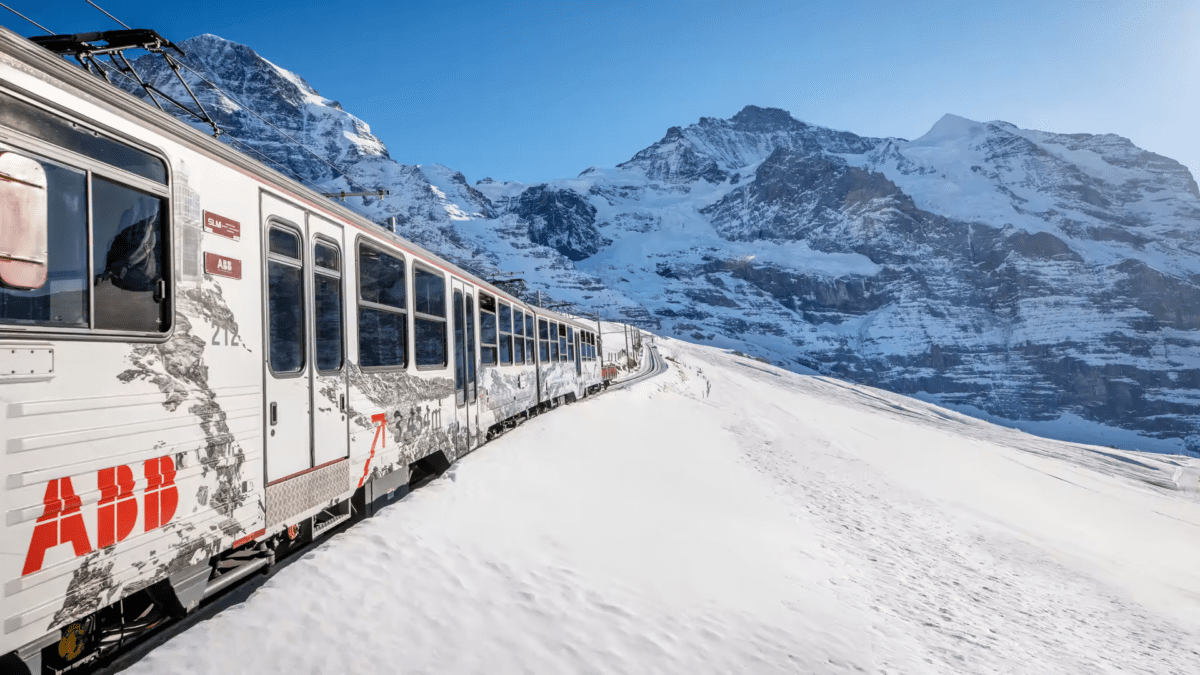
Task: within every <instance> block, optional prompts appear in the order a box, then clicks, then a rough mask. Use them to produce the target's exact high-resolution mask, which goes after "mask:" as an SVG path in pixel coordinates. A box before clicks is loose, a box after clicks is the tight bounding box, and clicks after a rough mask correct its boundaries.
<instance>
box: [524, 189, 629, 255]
mask: <svg viewBox="0 0 1200 675" xmlns="http://www.w3.org/2000/svg"><path fill="white" fill-rule="evenodd" d="M512 212H513V213H514V214H516V215H517V217H519V218H521V219H522V220H524V221H526V222H528V223H529V239H530V241H532V242H534V243H535V244H541V245H543V246H549V247H550V248H553V249H554V250H556V251H558V252H559V253H562V254H563V255H565V256H567V257H568V258H570V259H571V260H583V259H584V258H587V257H589V256H592V255H595V254H596V253H597V252H598V251H599V250H600V249H601V248H602V247H604V246H606V245H608V244H611V243H612V240H610V239H605V238H604V237H602V236H600V231H599V230H597V229H596V207H594V206H592V205H591V204H590V203H588V201H587V200H586V199H584V198H583V197H582V196H581V195H580V194H579V193H577V192H575V191H574V190H556V189H554V188H550V187H547V186H545V185H535V186H533V187H531V188H529V189H528V190H525V191H524V192H522V193H521V195H520V196H519V197H518V198H517V200H516V205H515V206H514V208H513V210H512Z"/></svg>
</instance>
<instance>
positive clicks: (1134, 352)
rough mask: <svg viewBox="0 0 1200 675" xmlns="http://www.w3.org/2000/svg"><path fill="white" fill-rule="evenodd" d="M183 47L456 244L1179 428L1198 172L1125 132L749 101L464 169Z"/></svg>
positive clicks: (540, 272) (460, 256)
mask: <svg viewBox="0 0 1200 675" xmlns="http://www.w3.org/2000/svg"><path fill="white" fill-rule="evenodd" d="M185 49H188V54H189V56H188V58H189V63H190V64H192V67H194V68H196V69H197V70H200V71H201V72H202V73H205V77H208V78H210V79H213V81H215V82H219V83H220V84H221V86H222V87H224V88H226V89H227V90H228V91H230V92H231V93H233V94H234V95H235V96H236V97H238V98H239V99H240V100H241V101H242V102H243V103H246V104H247V105H249V106H250V107H253V108H254V110H255V111H256V112H257V113H258V114H260V115H263V116H264V117H266V118H267V119H269V120H271V122H272V124H274V125H276V126H279V127H280V128H282V129H284V130H285V131H287V132H288V133H289V134H291V135H293V136H294V137H296V138H298V139H300V140H301V142H302V143H303V144H304V145H305V146H307V147H308V148H309V149H311V150H313V151H314V152H318V153H320V154H321V155H322V157H324V158H326V159H327V160H328V161H330V162H332V163H334V164H336V165H337V166H338V167H339V169H340V170H342V171H345V172H346V173H347V174H348V175H341V174H340V173H337V172H333V171H331V170H330V169H329V167H328V166H327V165H325V164H324V163H322V162H320V161H318V160H316V159H314V158H313V157H312V156H311V155H310V154H309V153H308V151H307V150H305V149H303V148H300V147H298V146H296V145H294V144H291V143H288V142H282V141H281V140H280V138H279V136H278V134H277V133H276V132H275V131H274V130H273V129H272V128H270V127H268V126H266V125H265V124H263V123H262V122H261V121H258V120H257V119H256V118H255V117H253V116H251V115H249V114H248V113H246V112H245V111H243V110H241V109H240V107H239V106H238V105H236V104H234V103H233V102H232V101H230V100H229V99H227V98H225V97H223V96H221V95H218V94H215V93H214V92H212V91H211V90H209V89H208V88H206V87H205V86H204V85H197V86H196V90H197V93H198V94H200V95H201V96H202V97H203V100H204V103H205V106H206V107H208V108H209V110H210V111H213V113H214V116H216V117H217V118H218V123H220V124H221V126H222V127H223V128H225V129H226V130H227V131H229V136H231V137H234V138H237V139H239V141H240V142H244V143H246V144H249V145H250V147H251V148H252V150H253V152H256V153H259V154H260V155H262V156H265V157H266V158H267V161H268V162H269V163H272V165H273V166H274V165H278V166H282V167H284V168H285V169H287V170H290V171H292V172H293V173H296V174H299V175H301V177H302V178H303V179H304V180H306V181H310V182H318V183H320V184H321V185H323V186H324V187H326V188H327V190H328V191H336V190H337V189H339V188H342V187H345V188H347V189H349V188H350V187H351V186H350V184H349V183H348V182H347V181H348V180H349V179H350V178H353V180H354V181H355V182H356V183H357V184H362V185H367V186H369V187H371V188H374V187H384V188H387V189H390V190H391V196H390V197H389V198H387V199H384V200H379V199H374V198H361V200H360V201H356V202H354V203H353V204H352V205H353V206H355V207H356V208H360V209H361V210H362V211H363V212H364V213H366V214H368V215H369V216H371V217H372V218H374V219H375V220H376V222H381V221H382V220H383V219H384V218H385V217H387V216H393V215H394V216H396V217H397V218H398V222H399V227H398V228H397V230H398V232H399V233H400V234H401V235H403V236H405V237H408V238H410V239H413V240H415V241H417V242H418V243H420V244H422V245H423V246H425V247H426V248H428V249H430V250H433V251H436V252H437V253H439V254H440V255H443V256H445V257H447V258H449V259H451V260H453V261H455V262H457V263H459V264H461V265H463V266H464V267H467V268H469V269H474V270H480V271H482V270H500V269H505V270H524V271H525V274H524V276H525V277H526V279H527V281H528V283H529V285H530V287H531V288H537V289H541V290H542V291H544V292H545V293H546V294H548V295H550V296H552V297H554V298H555V299H556V300H566V301H571V302H575V303H578V305H577V306H578V307H579V308H580V309H593V308H598V307H604V308H605V311H606V314H607V313H609V312H611V314H610V315H611V316H623V317H624V318H625V319H627V320H631V321H634V322H637V323H640V324H642V325H644V326H647V327H650V328H653V329H656V330H657V331H661V332H662V333H664V334H667V335H672V336H676V337H682V338H686V339H689V340H695V341H700V342H709V343H712V344H716V345H719V346H722V347H727V348H731V349H738V350H740V351H745V352H749V353H752V354H755V355H758V356H762V357H765V358H768V359H770V360H771V361H773V362H774V363H777V364H780V365H785V366H788V367H792V368H795V369H811V370H812V371H816V372H820V373H823V374H827V375H833V376H837V377H841V378H844V379H847V380H852V381H857V382H865V383H869V384H872V385H875V386H880V387H883V388H887V389H890V390H893V391H898V392H903V393H909V394H917V395H919V396H923V397H926V398H929V399H933V400H937V401H939V402H941V403H943V404H946V405H950V406H959V407H960V408H959V409H960V410H963V411H967V412H970V413H971V414H978V415H981V416H985V417H986V416H989V415H991V416H996V417H999V418H1003V419H1004V420H1008V421H1010V422H1006V423H1012V421H1019V422H1018V425H1019V426H1021V428H1025V429H1027V430H1029V431H1032V432H1034V433H1047V434H1050V435H1057V436H1059V437H1066V438H1071V439H1074V440H1084V441H1087V442H1093V443H1104V444H1109V443H1114V444H1121V445H1123V446H1125V447H1138V448H1145V449H1153V448H1158V449H1165V450H1171V451H1180V450H1183V449H1185V448H1188V449H1191V450H1194V451H1197V452H1200V397H1198V396H1197V394H1196V392H1197V391H1200V337H1197V336H1198V335H1200V311H1198V310H1197V307H1200V192H1198V191H1197V187H1196V181H1195V180H1194V177H1193V176H1192V175H1191V174H1190V173H1189V172H1188V170H1187V169H1186V168H1185V167H1183V166H1182V165H1180V164H1179V163H1178V162H1175V161H1174V160H1171V159H1169V158H1166V157H1163V156H1161V155H1157V154H1155V153H1152V152H1148V151H1146V150H1143V149H1141V148H1138V147H1137V146H1136V145H1134V144H1133V143H1132V142H1130V141H1129V140H1128V139H1125V138H1122V137H1120V136H1116V135H1113V134H1099V135H1093V134H1077V133H1072V134H1057V133H1051V132H1043V131H1037V130H1031V129H1021V128H1019V127H1017V126H1015V125H1013V124H1010V123H1007V122H999V121H996V122H977V121H974V120H970V119H967V118H965V117H961V116H958V115H953V114H949V115H945V116H943V117H942V118H941V119H940V120H938V122H937V123H936V124H934V125H933V127H931V128H930V130H929V131H928V132H927V133H926V134H924V135H923V136H921V137H920V138H918V139H916V140H914V141H906V140H903V139H898V138H882V139H881V138H869V137H862V136H858V135H856V134H853V133H850V132H846V131H837V130H834V129H829V128H825V127H820V126H815V125H810V124H807V123H804V122H801V121H799V120H796V119H795V118H793V117H792V116H791V115H790V114H789V113H788V112H787V111H785V110H780V109H778V108H764V107H760V106H746V107H745V108H743V109H742V110H741V111H739V112H738V113H737V114H736V115H734V116H732V117H731V118H729V119H720V118H715V117H703V118H700V120H699V121H698V122H697V123H695V124H690V125H687V126H672V127H670V128H669V129H667V131H666V133H665V134H664V136H663V137H662V138H661V140H659V141H658V142H656V143H654V144H652V145H651V146H649V147H647V148H645V149H643V150H641V151H640V152H638V153H637V154H635V155H634V156H633V157H632V158H631V159H630V160H629V161H628V162H625V163H623V164H621V165H619V167H618V169H619V170H612V169H607V168H596V167H592V168H589V169H588V170H585V171H584V172H582V173H581V174H580V175H579V176H578V177H576V178H567V177H564V178H563V179H562V180H557V181H550V182H548V183H543V184H537V185H523V184H520V183H513V182H507V181H497V180H492V179H490V178H487V179H483V180H481V181H478V182H477V183H476V184H475V186H469V185H468V184H467V181H466V178H465V177H464V176H463V175H462V174H461V173H459V172H458V171H456V170H454V169H451V168H448V167H444V166H441V165H436V164H429V165H424V166H410V165H401V164H397V163H396V162H394V161H392V160H391V159H390V158H389V157H388V156H387V153H386V148H384V147H383V144H382V143H381V142H379V140H378V139H376V138H375V137H374V136H372V135H371V134H370V130H369V128H368V127H367V126H366V124H365V123H363V122H362V121H360V120H358V119H357V118H355V117H353V116H352V115H350V114H349V113H347V112H346V111H344V110H341V109H340V106H337V104H336V103H335V102H333V101H331V100H329V99H325V98H323V97H322V96H321V95H320V94H319V93H317V92H316V90H315V89H314V88H313V87H311V86H310V85H309V84H308V83H307V82H305V81H304V80H303V79H301V78H300V77H298V76H297V75H295V74H293V73H291V72H289V71H286V70H284V69H282V68H279V67H277V66H275V65H274V64H272V63H270V62H269V61H267V60H266V59H263V58H262V57H261V56H259V55H258V54H256V53H255V52H254V51H253V50H251V49H249V48H247V47H244V46H242V45H237V44H236V43H231V42H229V41H226V40H223V39H221V38H218V37H216V36H200V37H198V38H194V39H193V40H190V41H187V42H186V43H185ZM137 65H138V68H139V70H141V71H142V72H143V73H151V74H152V75H153V77H154V78H155V79H154V80H153V82H154V83H155V84H156V86H160V87H163V88H166V89H167V91H168V92H170V91H171V89H170V87H172V86H177V85H172V83H171V80H172V79H173V77H174V76H173V73H170V72H169V71H165V72H159V71H155V70H154V68H156V67H158V66H157V65H155V64H153V63H150V62H145V63H143V62H139V63H138V64H137ZM134 93H140V92H134ZM177 93H178V95H177V98H180V100H186V93H183V92H177ZM172 95H176V93H172ZM481 273H483V272H481Z"/></svg>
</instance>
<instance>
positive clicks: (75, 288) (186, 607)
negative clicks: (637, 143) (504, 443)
mask: <svg viewBox="0 0 1200 675" xmlns="http://www.w3.org/2000/svg"><path fill="white" fill-rule="evenodd" d="M0 202H2V203H3V204H4V206H5V208H4V209H3V212H2V213H0V411H2V413H3V414H2V418H0V419H2V420H3V421H2V423H0V447H3V453H2V454H0V457H2V458H3V464H2V468H3V475H4V478H5V483H4V484H3V486H0V491H2V492H3V504H4V513H5V522H4V525H3V528H4V529H3V534H2V536H0V541H2V542H3V544H2V549H0V582H2V583H3V584H4V588H3V597H2V600H0V619H3V632H2V633H0V667H4V666H8V667H12V668H22V667H24V668H28V669H29V670H30V671H31V672H34V673H40V672H58V671H60V670H62V669H65V668H70V667H75V666H77V665H79V664H83V663H87V662H89V661H91V660H94V659H96V658H99V657H102V656H105V655H106V654H108V653H110V652H112V651H114V650H117V649H119V648H120V647H121V646H122V644H123V643H124V642H128V641H130V640H131V639H136V638H137V637H138V636H140V635H144V634H145V633H146V631H148V630H151V629H153V628H154V627H156V626H157V625H159V624H161V623H163V622H165V621H167V620H169V619H171V618H173V617H179V616H181V615H184V614H186V613H187V612H189V611H191V610H193V609H194V608H195V607H196V606H197V605H198V604H199V603H200V602H201V601H202V600H203V599H204V598H205V597H208V596H211V595H213V594H214V593H216V592H219V591H221V590H223V589H224V588H226V587H228V586H229V585H231V584H233V583H235V582H237V581H238V580H240V579H242V578H243V577H245V576H247V575H249V574H252V573H254V572H255V571H258V570H261V569H263V568H265V567H267V566H269V565H271V564H273V563H274V561H275V560H276V559H278V558H279V557H281V556H283V555H286V554H287V553H288V552H289V551H290V550H295V549H296V548H298V547H299V546H300V545H301V544H303V543H305V542H307V541H311V540H312V539H313V538H314V537H317V536H319V535H320V534H321V533H322V532H324V531H326V530H328V529H329V528H332V527H334V526H336V525H337V524H338V523H341V522H343V521H345V520H347V519H349V518H351V517H352V516H354V515H364V514H369V513H371V512H372V511H373V509H374V508H377V507H378V505H379V504H381V503H383V502H385V501H387V500H388V499H391V498H394V497H395V496H397V495H400V494H403V493H404V492H405V491H406V490H407V488H408V486H409V485H410V484H412V483H413V482H414V481H415V480H418V479H420V478H422V477H424V476H426V475H429V474H431V473H436V472H438V471H440V470H442V469H444V468H445V467H446V466H448V465H449V464H450V463H452V462H454V461H455V460H456V459H457V458H459V457H461V456H462V455H464V454H466V453H468V452H470V451H471V450H473V449H475V448H476V447H478V446H479V445H480V444H481V443H483V442H484V441H485V440H486V439H487V438H488V437H489V436H491V435H494V434H495V433H498V432H501V431H503V430H504V429H505V428H507V427H510V426H512V425H513V424H515V423H516V422H518V421H520V420H521V419H524V418H527V417H528V416H529V415H530V414H532V413H535V412H538V411H540V410H545V409H548V408H551V407H554V406H556V405H559V404H561V403H563V402H568V401H571V400H575V399H578V398H582V397H584V396H586V395H588V394H589V393H594V392H596V391H597V390H598V389H599V388H600V386H601V384H602V380H601V376H600V360H599V356H600V354H601V351H600V349H599V345H598V339H597V334H596V332H595V330H593V327H592V326H590V325H589V324H588V323H586V322H581V321H578V320H574V319H571V318H568V317H565V316H561V315H558V314H555V313H553V312H548V311H546V310H543V309H540V308H536V307H531V306H530V305H528V304H526V303H524V302H522V301H521V300H520V299H519V298H516V297H514V296H511V295H509V294H507V293H505V292H504V291H503V290H501V289H499V288H496V287H494V286H492V285H489V284H487V283H486V282H484V281H483V280H481V279H479V278H477V277H475V276H473V275H471V274H469V273H467V272H466V271H464V270H462V269H459V268H457V267H455V266H454V265H452V264H450V263H448V262H446V261H444V260H441V259H440V258H438V257H437V256H435V255H433V254H431V253H429V252H428V251H425V250H423V249H421V248H419V247H417V246H415V245H413V244H411V243H409V242H406V241H404V240H403V239H401V238H399V237H397V236H396V235H395V234H393V233H391V232H389V231H387V230H385V229H383V228H381V227H379V226H377V225H375V224H373V223H370V222H368V221H366V220H365V219H363V218H362V217H360V216H358V215H357V214H355V213H354V212H352V211H350V210H349V209H346V208H344V207H342V206H340V205H338V204H336V203H333V202H331V201H329V200H327V199H324V198H323V197H321V196H320V195H319V194H317V193H315V192H313V191H311V190H309V189H307V188H305V187H303V186H301V185H299V184H297V183H295V182H293V181H290V180H288V179H287V178H285V177H283V176H281V175H279V174H277V173H275V172H273V171H272V170H270V169H268V168H266V167H264V166H263V165H261V164H258V163H257V162H255V161H253V160H251V159H249V158H247V157H245V156H243V155H241V154H239V153H237V152H234V151H233V150H231V149H229V148H228V147H226V146H224V145H222V144H221V143H218V142H216V141H215V140H213V139H212V138H209V137H208V136H206V135H204V134H202V133H201V132H199V131H197V130H195V129H193V128H192V127H190V126H188V125H186V124H183V123H182V122H179V121H177V120H175V119H174V118H172V117H171V116H169V115H167V114H165V113H162V112H160V111H159V110H156V109H154V108H151V107H150V106H148V105H145V104H143V103H142V102H141V101H139V100H137V99H136V98H134V97H132V96H129V95H128V94H126V93H124V92H123V91H120V90H119V89H117V88H115V87H112V86H110V85H108V84H107V83H105V82H103V81H101V80H99V79H98V78H96V77H94V76H92V75H90V74H88V73H87V72H85V71H83V70H81V69H79V68H76V67H73V66H71V65H69V64H67V63H65V62H64V61H63V60H62V59H60V58H58V57H55V56H53V55H52V54H50V53H49V52H45V51H43V50H41V49H40V48H38V47H36V46H34V45H31V44H29V43H28V42H26V41H25V40H24V39H22V38H20V37H19V36H17V35H15V34H13V33H11V32H8V31H6V30H3V29H0ZM398 582H400V583H402V582H403V577H400V579H399V580H398Z"/></svg>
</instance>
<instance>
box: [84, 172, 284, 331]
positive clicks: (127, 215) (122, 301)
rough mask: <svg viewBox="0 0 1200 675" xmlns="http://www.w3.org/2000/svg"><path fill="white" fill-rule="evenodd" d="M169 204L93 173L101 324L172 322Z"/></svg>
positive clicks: (141, 327)
mask: <svg viewBox="0 0 1200 675" xmlns="http://www.w3.org/2000/svg"><path fill="white" fill-rule="evenodd" d="M165 210H166V200H164V199H161V198H159V197H155V196H152V195H149V194H146V193H144V192H141V191H138V190H134V189H132V188H128V187H125V186H124V185H120V184H117V183H114V182H112V181H109V180H106V179H104V178H100V177H99V176H93V177H92V270H93V274H94V276H93V279H92V293H93V296H94V297H93V302H92V304H93V306H94V311H95V318H94V321H95V327H96V328H101V329H108V330H128V331H138V332H144V333H150V332H162V331H164V330H166V327H167V326H168V325H169V323H170V316H169V315H168V313H167V303H166V302H165V297H164V296H165V295H166V278H167V276H166V274H165V273H164V270H163V266H164V262H165V261H164V260H163V258H164V255H163V253H164V246H163V239H165V237H166V232H165V230H166V223H165V222H164V220H165V219H164V218H163V212H164V211H165ZM297 257H299V256H297Z"/></svg>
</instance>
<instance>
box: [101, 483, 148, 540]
mask: <svg viewBox="0 0 1200 675" xmlns="http://www.w3.org/2000/svg"><path fill="white" fill-rule="evenodd" d="M97 482H99V484H100V511H99V515H98V516H97V525H98V526H99V529H100V538H99V540H98V541H97V542H96V543H97V546H99V547H100V548H106V547H109V546H112V545H113V544H115V543H117V542H118V541H124V540H125V538H126V537H128V536H129V533H130V532H133V526H134V524H135V523H136V522H137V514H138V505H137V498H136V497H134V496H133V485H134V482H133V469H130V468H129V467H127V466H118V467H114V468H112V469H100V474H99V475H98V476H97Z"/></svg>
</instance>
